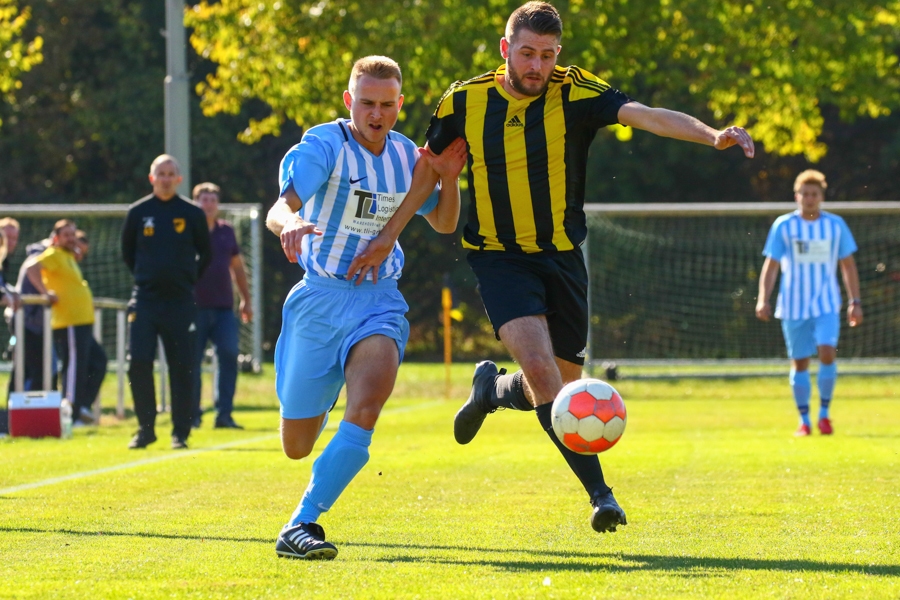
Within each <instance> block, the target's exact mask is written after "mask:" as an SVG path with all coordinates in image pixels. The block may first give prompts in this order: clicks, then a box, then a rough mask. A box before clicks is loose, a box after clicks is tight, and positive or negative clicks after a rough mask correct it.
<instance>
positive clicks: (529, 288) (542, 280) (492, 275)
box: [467, 248, 588, 365]
mask: <svg viewBox="0 0 900 600" xmlns="http://www.w3.org/2000/svg"><path fill="white" fill-rule="evenodd" d="M467 260H468V261H469V266H470V267H472V271H473V272H474V273H475V277H476V278H477V279H478V288H479V291H480V292H481V299H482V301H483V302H484V308H485V310H486V311H487V315H488V318H489V319H490V320H491V325H493V327H494V334H495V335H496V336H497V339H500V333H499V332H500V328H501V327H502V326H503V325H504V324H506V323H508V322H510V321H512V320H513V319H518V318H519V317H529V316H532V315H545V316H546V318H547V325H548V326H549V328H550V340H551V342H552V343H553V353H554V354H555V355H556V356H558V357H559V358H561V359H563V360H567V361H569V362H571V363H575V364H578V365H583V364H584V356H585V347H586V346H587V332H588V304H587V292H588V276H587V269H586V268H585V266H584V255H583V254H582V253H581V249H580V248H578V249H575V250H569V251H566V252H546V253H543V252H542V253H535V254H523V253H520V252H502V251H490V250H473V251H471V252H469V255H468V257H467Z"/></svg>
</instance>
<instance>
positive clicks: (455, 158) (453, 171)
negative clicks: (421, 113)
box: [419, 138, 469, 233]
mask: <svg viewBox="0 0 900 600" xmlns="http://www.w3.org/2000/svg"><path fill="white" fill-rule="evenodd" d="M426 146H427V145H426ZM419 152H420V154H421V156H422V158H421V159H420V160H430V161H431V166H432V168H433V169H434V170H435V171H437V173H438V175H440V177H441V192H440V196H439V197H438V203H437V206H436V207H435V208H434V210H433V211H431V212H430V213H428V214H427V215H425V219H426V220H427V221H428V223H429V224H431V227H432V228H433V229H434V230H435V231H437V232H438V233H453V232H454V231H456V226H457V224H458V223H459V174H460V173H461V172H462V170H463V167H464V166H465V165H466V160H467V159H468V157H469V153H468V152H466V142H465V140H463V139H462V138H456V140H454V141H453V143H451V144H450V145H449V146H447V148H445V149H444V151H443V152H441V153H440V154H439V155H436V154H434V152H432V151H431V150H430V149H428V148H427V147H426V148H420V149H419Z"/></svg>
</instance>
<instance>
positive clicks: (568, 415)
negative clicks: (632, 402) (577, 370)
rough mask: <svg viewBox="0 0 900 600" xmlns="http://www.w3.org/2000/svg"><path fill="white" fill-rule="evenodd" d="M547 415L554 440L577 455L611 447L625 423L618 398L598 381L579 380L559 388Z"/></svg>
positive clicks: (623, 410)
mask: <svg viewBox="0 0 900 600" xmlns="http://www.w3.org/2000/svg"><path fill="white" fill-rule="evenodd" d="M550 415H551V420H552V423H553V431H554V433H556V437H558V438H559V440H560V441H561V442H562V443H563V445H564V446H565V447H566V448H568V449H569V450H571V451H572V452H577V453H578V454H597V453H599V452H604V451H606V450H609V449H610V448H612V447H613V446H615V444H616V442H618V441H619V438H620V437H622V433H623V432H624V431H625V422H626V421H627V417H626V415H625V403H624V402H623V401H622V396H620V395H619V392H617V391H616V390H615V388H613V386H611V385H609V384H608V383H606V382H605V381H600V380H599V379H579V380H578V381H573V382H572V383H569V384H566V385H565V386H563V389H561V390H560V391H559V394H557V396H556V399H555V400H554V401H553V408H552V410H551V411H550Z"/></svg>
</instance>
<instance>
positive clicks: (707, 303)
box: [585, 202, 900, 371]
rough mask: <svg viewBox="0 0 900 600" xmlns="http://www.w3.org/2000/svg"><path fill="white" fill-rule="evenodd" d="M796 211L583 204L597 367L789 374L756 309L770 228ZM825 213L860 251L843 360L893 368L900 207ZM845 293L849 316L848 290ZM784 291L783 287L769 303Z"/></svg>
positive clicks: (899, 290)
mask: <svg viewBox="0 0 900 600" xmlns="http://www.w3.org/2000/svg"><path fill="white" fill-rule="evenodd" d="M795 208H796V205H795V204H794V203H781V202H779V203H774V202H773V203H748V204H737V203H735V204H685V205H678V204H633V205H627V204H608V205H603V204H588V205H586V206H585V210H586V212H587V216H588V239H587V242H586V248H585V256H586V258H587V263H588V271H589V273H590V336H589V353H590V359H591V360H590V363H589V365H590V366H591V367H593V368H596V367H597V366H599V365H601V364H602V363H604V362H606V363H609V362H616V363H617V364H619V365H628V364H631V365H632V366H641V365H643V366H665V365H679V364H681V365H690V366H691V367H694V368H698V367H703V366H707V367H710V366H713V365H717V364H722V363H731V361H738V362H736V363H734V364H737V365H741V364H743V365H745V366H746V365H750V364H754V363H756V364H779V365H782V366H783V365H784V361H785V360H786V353H785V348H784V342H783V337H782V333H781V327H780V322H779V321H777V320H775V319H772V320H771V321H769V322H766V323H764V322H762V321H759V320H758V319H757V318H756V316H755V307H756V298H757V290H758V285H759V273H760V270H761V268H762V264H763V256H762V250H763V246H764V245H765V241H766V236H767V234H768V232H769V228H770V227H771V225H772V223H773V222H774V220H775V218H776V217H777V216H779V215H782V214H785V213H789V212H791V211H792V210H794V209H795ZM823 208H824V209H825V210H828V211H830V212H833V213H835V214H838V215H840V216H842V217H843V218H844V219H845V220H846V221H847V224H848V225H849V227H850V230H851V231H852V232H853V235H854V237H855V239H856V242H857V245H858V246H859V251H858V252H857V253H856V254H855V258H856V263H857V266H858V268H859V276H860V286H861V295H862V298H863V308H864V310H865V320H864V323H863V325H862V326H860V327H857V328H853V329H850V328H849V327H847V326H846V311H845V310H842V315H841V321H842V324H843V326H842V328H841V340H840V343H839V356H840V357H841V359H842V360H843V359H846V358H852V359H856V362H858V363H859V364H863V363H865V364H868V365H871V364H890V365H894V366H891V367H890V368H891V369H897V366H896V363H897V361H894V360H892V357H897V356H898V355H900V202H846V203H826V205H824V206H823ZM841 290H842V293H843V294H844V296H845V308H846V291H845V290H844V287H843V282H841ZM776 294H777V285H776V289H775V291H774V292H773V294H772V297H771V302H772V305H773V306H774V302H775V295H776ZM776 359H777V363H776ZM863 359H864V360H863ZM767 361H768V363H767ZM851 364H852V363H851ZM898 370H900V369H898ZM780 371H783V368H781V369H780Z"/></svg>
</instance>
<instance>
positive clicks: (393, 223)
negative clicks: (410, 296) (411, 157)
mask: <svg viewBox="0 0 900 600" xmlns="http://www.w3.org/2000/svg"><path fill="white" fill-rule="evenodd" d="M439 179H440V175H438V172H437V171H435V170H434V167H432V166H431V163H430V162H429V161H427V160H419V161H418V162H416V168H415V170H414V171H413V178H412V181H411V182H410V184H409V191H408V192H407V193H406V197H405V198H403V202H402V203H401V204H400V207H399V208H397V212H395V213H394V215H393V216H392V217H391V219H390V221H388V222H387V223H385V225H384V229H382V230H381V232H380V233H379V234H378V235H377V236H376V237H375V238H374V239H372V241H371V242H369V244H368V245H367V246H366V248H365V250H363V251H362V252H360V253H359V254H357V255H356V257H355V258H354V259H353V262H351V263H350V268H349V269H348V270H347V279H353V278H354V277H357V279H356V284H357V285H359V284H360V283H362V282H363V281H364V280H365V279H366V275H368V273H369V271H372V280H373V281H374V282H375V283H378V268H379V267H380V266H381V263H383V262H384V261H385V259H387V257H388V255H389V254H390V253H391V250H392V249H393V248H394V244H395V243H396V242H397V238H398V237H400V233H401V232H402V231H403V229H404V228H405V227H406V224H407V223H409V221H410V220H411V219H412V218H413V215H415V214H416V211H418V210H419V209H420V208H422V205H423V204H425V200H427V199H428V196H429V194H431V192H432V191H434V186H435V185H437V182H438V180H439Z"/></svg>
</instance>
